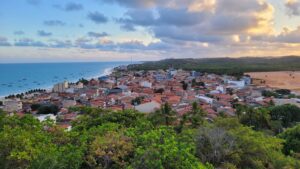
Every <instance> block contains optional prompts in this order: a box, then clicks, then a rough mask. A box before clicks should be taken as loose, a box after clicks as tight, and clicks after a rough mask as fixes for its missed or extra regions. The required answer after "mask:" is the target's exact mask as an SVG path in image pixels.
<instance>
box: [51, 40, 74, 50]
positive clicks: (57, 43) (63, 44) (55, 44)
mask: <svg viewBox="0 0 300 169" xmlns="http://www.w3.org/2000/svg"><path fill="white" fill-rule="evenodd" d="M49 42H50V44H49V47H52V48H70V47H72V46H73V44H72V42H71V41H70V40H64V41H62V40H58V39H51V40H49Z"/></svg>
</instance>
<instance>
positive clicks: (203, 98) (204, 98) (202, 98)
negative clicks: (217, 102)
mask: <svg viewBox="0 0 300 169" xmlns="http://www.w3.org/2000/svg"><path fill="white" fill-rule="evenodd" d="M196 98H198V99H199V100H200V101H202V102H205V103H208V104H212V103H213V101H214V99H212V98H210V97H206V96H200V95H198V96H196Z"/></svg>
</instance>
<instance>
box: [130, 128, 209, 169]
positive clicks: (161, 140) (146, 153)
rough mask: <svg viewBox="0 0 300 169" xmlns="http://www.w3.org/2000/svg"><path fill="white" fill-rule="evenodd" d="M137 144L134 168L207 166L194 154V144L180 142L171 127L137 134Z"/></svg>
mask: <svg viewBox="0 0 300 169" xmlns="http://www.w3.org/2000/svg"><path fill="white" fill-rule="evenodd" d="M136 144H137V149H136V152H135V156H134V159H133V165H132V167H133V168H148V169H152V168H153V169H157V168H161V169H163V168H165V169H177V168H178V169H184V168H191V169H192V168H195V169H196V168H206V167H205V166H203V165H202V164H201V163H200V162H199V161H197V160H196V158H195V156H194V155H193V146H192V145H190V144H186V143H185V142H179V141H178V140H177V139H176V133H175V132H174V131H173V130H172V129H170V128H167V127H162V128H158V129H155V130H151V131H149V132H147V133H145V134H143V135H140V136H137V137H136Z"/></svg>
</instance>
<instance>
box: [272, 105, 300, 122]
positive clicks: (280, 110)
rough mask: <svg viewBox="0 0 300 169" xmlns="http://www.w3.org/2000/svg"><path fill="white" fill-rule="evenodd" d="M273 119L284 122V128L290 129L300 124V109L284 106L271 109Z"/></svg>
mask: <svg viewBox="0 0 300 169" xmlns="http://www.w3.org/2000/svg"><path fill="white" fill-rule="evenodd" d="M270 115H271V119H272V120H279V121H281V122H282V126H283V127H290V126H292V125H294V124H295V123H296V122H300V108H299V107H297V106H295V105H290V104H287V105H282V106H275V107H273V108H271V112H270Z"/></svg>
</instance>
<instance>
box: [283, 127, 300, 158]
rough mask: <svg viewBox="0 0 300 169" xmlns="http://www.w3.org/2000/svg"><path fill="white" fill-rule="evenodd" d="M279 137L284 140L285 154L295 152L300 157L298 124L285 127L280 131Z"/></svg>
mask: <svg viewBox="0 0 300 169" xmlns="http://www.w3.org/2000/svg"><path fill="white" fill-rule="evenodd" d="M279 137H280V138H283V139H284V140H285V142H284V147H283V150H284V153H285V154H288V155H289V154H293V153H295V154H298V157H300V124H298V125H297V126H295V127H293V128H289V129H287V130H286V131H285V132H283V133H281V134H280V135H279Z"/></svg>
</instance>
